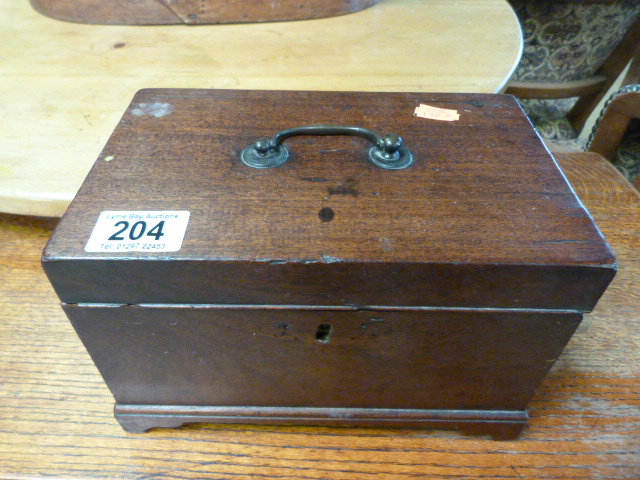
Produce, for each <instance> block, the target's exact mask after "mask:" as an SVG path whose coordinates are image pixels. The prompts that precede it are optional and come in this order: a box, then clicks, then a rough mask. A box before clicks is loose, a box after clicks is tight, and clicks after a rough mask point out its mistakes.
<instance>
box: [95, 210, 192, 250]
mask: <svg viewBox="0 0 640 480" xmlns="http://www.w3.org/2000/svg"><path fill="white" fill-rule="evenodd" d="M188 223H189V212H188V211H186V210H176V211H174V210H167V211H113V210H107V211H104V212H102V213H101V214H100V216H99V217H98V221H97V222H96V225H95V227H93V231H92V232H91V236H90V237H89V241H88V242H87V246H86V247H84V250H85V252H108V253H118V252H149V253H153V252H177V251H178V250H180V248H182V240H183V239H184V234H185V233H186V231H187V224H188Z"/></svg>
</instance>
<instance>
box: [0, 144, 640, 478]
mask: <svg viewBox="0 0 640 480" xmlns="http://www.w3.org/2000/svg"><path fill="white" fill-rule="evenodd" d="M558 159H559V160H560V163H561V165H562V166H563V167H564V169H565V172H566V174H567V176H568V177H569V179H570V180H571V182H572V183H573V185H574V187H575V189H576V191H577V193H578V195H579V196H580V198H581V199H582V200H583V201H584V203H585V204H586V206H587V208H589V209H590V211H591V212H592V214H593V216H594V218H595V220H596V221H597V222H598V224H599V226H600V227H601V228H602V231H603V233H604V234H605V236H606V237H607V239H608V240H609V242H610V244H611V246H612V247H613V250H614V252H615V253H616V255H617V257H618V261H619V263H620V271H619V272H618V275H617V276H616V278H615V279H614V281H613V283H612V284H611V286H610V287H609V289H608V290H607V292H606V293H605V294H604V296H603V297H602V299H601V300H600V303H599V304H598V306H597V308H596V310H595V311H594V312H593V313H592V314H589V315H587V316H586V318H585V320H584V321H583V323H582V325H581V326H580V327H579V329H578V331H577V332H576V334H575V336H574V337H573V339H572V340H571V342H570V343H569V346H568V347H567V348H566V350H565V352H564V353H563V354H562V356H561V358H560V359H559V361H558V362H557V363H556V365H555V366H554V367H553V369H552V371H551V373H550V375H549V376H548V377H547V378H546V379H545V381H544V382H543V384H542V386H541V388H540V389H539V390H538V392H537V394H536V395H535V397H534V400H533V402H532V404H531V405H530V410H529V411H530V414H531V420H530V426H529V427H528V428H525V430H524V432H523V433H522V435H521V436H520V437H519V439H517V440H515V441H504V442H496V441H492V440H488V439H485V438H475V437H464V436H461V435H458V434H456V433H455V432H447V431H432V430H378V429H350V428H317V427H271V426H232V425H201V426H194V427H185V428H182V429H176V430H169V429H157V430H152V431H150V432H149V433H146V434H137V435H136V434H127V433H125V432H124V431H123V430H122V429H121V428H120V426H119V425H118V423H117V422H116V421H115V419H114V418H113V412H112V408H113V397H112V396H111V394H110V393H109V391H108V389H107V387H106V386H105V384H104V382H103V381H102V379H101V377H100V375H99V374H98V371H97V370H96V368H95V366H94V365H93V363H92V362H91V360H90V358H89V356H88V354H87V353H86V351H85V350H84V348H83V346H82V344H81V343H80V341H79V340H78V338H77V336H76V335H75V333H74V331H73V329H72V328H71V326H70V324H69V322H68V321H67V319H66V318H65V316H64V314H63V313H62V310H61V308H60V306H59V305H58V300H57V298H56V296H55V294H54V293H53V291H52V289H51V287H50V285H49V283H48V281H47V279H46V277H45V276H44V274H43V272H42V270H41V267H40V264H39V256H40V252H41V250H42V248H43V247H44V244H45V242H46V240H47V238H48V237H49V235H50V233H51V229H52V228H53V226H54V225H55V223H56V220H55V219H37V218H30V217H22V216H14V215H7V214H0V478H3V479H24V480H27V479H29V480H34V479H44V478H64V479H81V478H82V479H90V478H109V479H116V478H117V479H147V480H148V479H158V480H161V479H189V478H191V479H193V478H209V479H250V478H256V479H258V478H261V479H262V478H278V479H287V480H303V479H304V480H314V479H317V480H320V479H327V480H350V479H354V480H356V479H357V480H367V479H371V480H373V479H405V478H406V479H416V478H419V479H462V478H464V479H487V478H500V479H540V480H542V479H550V478H552V479H577V478H582V479H596V478H609V479H612V478H638V477H640V441H639V439H640V349H639V345H640V290H639V289H638V284H640V256H639V255H638V249H639V248H640V237H639V233H638V224H639V220H640V195H639V194H638V192H637V191H636V190H634V189H633V188H632V187H631V186H630V185H629V184H628V183H627V182H626V181H625V180H624V179H623V178H622V177H621V176H620V175H619V174H618V172H617V171H616V170H615V169H614V168H613V167H612V166H611V165H610V164H609V163H607V162H606V161H604V160H603V159H602V158H601V157H599V156H598V155H595V154H558Z"/></svg>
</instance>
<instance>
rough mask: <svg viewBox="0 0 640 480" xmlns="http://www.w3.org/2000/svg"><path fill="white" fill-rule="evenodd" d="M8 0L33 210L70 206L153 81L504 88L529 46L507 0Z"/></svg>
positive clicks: (15, 140) (3, 195)
mask: <svg viewBox="0 0 640 480" xmlns="http://www.w3.org/2000/svg"><path fill="white" fill-rule="evenodd" d="M99 3H100V4H103V5H107V4H110V3H112V2H99ZM227 3H235V2H227ZM264 3H270V2H264ZM0 6H1V7H2V8H0V58H2V75H0V97H1V98H2V109H0V119H1V121H2V125H3V128H2V129H1V130H0V142H1V143H2V145H3V148H2V151H1V152H0V211H3V212H9V213H21V214H32V215H55V216H60V215H62V213H64V211H65V209H66V207H67V206H68V205H69V202H70V201H71V199H72V198H73V196H74V195H75V193H76V192H77V190H78V188H79V186H80V184H81V182H82V180H83V179H84V177H85V176H86V174H87V172H88V171H89V168H90V167H91V165H92V164H93V162H94V161H95V159H96V158H97V156H98V154H99V153H100V151H101V149H102V147H103V146H104V145H105V143H106V141H107V139H108V138H109V135H110V134H111V132H112V131H113V129H114V127H115V125H116V124H117V122H118V119H119V118H120V116H121V115H122V112H123V111H124V109H125V108H126V106H127V105H128V104H129V102H130V100H131V98H132V97H133V95H134V93H135V92H136V91H138V90H140V89H141V88H187V87H188V88H247V89H286V90H347V91H387V92H391V91H422V92H483V93H494V92H497V91H499V90H500V89H501V88H502V87H503V86H504V85H505V83H506V81H507V80H508V79H509V77H510V76H511V73H512V72H513V69H514V68H515V66H516V64H517V63H518V60H519V58H520V52H521V48H522V39H521V32H520V27H519V24H518V21H517V19H516V17H515V14H514V13H513V11H512V10H511V8H510V7H509V4H508V3H507V1H506V0H457V1H455V2H452V1H450V0H383V1H381V2H380V3H378V4H377V5H375V6H372V7H370V8H367V9H365V10H362V11H360V12H356V13H353V14H349V15H344V16H340V17H334V18H328V19H320V20H306V21H298V22H279V23H263V24H244V25H212V26H204V25H203V26H195V27H191V26H184V25H173V26H144V27H136V26H96V25H82V24H74V23H67V22H61V21H56V20H52V19H50V18H47V17H45V16H43V15H40V14H38V13H37V12H35V11H34V10H33V9H32V8H31V7H30V5H29V2H28V1H27V0H0Z"/></svg>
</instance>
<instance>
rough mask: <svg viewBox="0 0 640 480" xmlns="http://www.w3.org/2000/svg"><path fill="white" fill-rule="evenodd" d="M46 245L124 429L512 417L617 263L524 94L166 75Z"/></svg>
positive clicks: (138, 105)
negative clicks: (203, 81)
mask: <svg viewBox="0 0 640 480" xmlns="http://www.w3.org/2000/svg"><path fill="white" fill-rule="evenodd" d="M416 108H418V110H417V112H418V114H419V115H416ZM454 111H455V113H454ZM425 117H426V118H425ZM308 125H315V126H316V127H314V128H312V129H306V130H305V129H301V130H293V131H292V130H289V129H291V128H293V127H301V126H308ZM318 125H346V126H349V127H353V126H355V127H359V128H360V130H356V129H353V128H342V129H338V130H335V129H334V130H331V129H330V128H329V127H322V126H321V127H317V126H318ZM362 129H368V130H362ZM329 133H331V134H334V135H331V136H329V135H326V134H329ZM347 133H348V134H357V135H356V136H351V135H346V134H347ZM276 134H278V135H276ZM311 134H313V135H311ZM336 134H337V135H336ZM380 134H383V135H387V134H397V135H400V136H401V137H402V140H403V143H402V147H401V148H400V149H399V150H398V147H399V146H400V144H399V140H398V138H396V137H394V136H393V135H389V136H386V137H384V138H381V137H379V135H380ZM318 135H321V136H318ZM325 135H326V136H325ZM360 135H362V136H363V137H364V138H360ZM265 138H266V140H261V141H259V142H258V148H257V150H256V148H255V144H256V141H258V140H259V139H265ZM285 150H287V151H288V154H289V157H288V159H287V161H286V162H285V163H282V164H281V165H280V166H274V167H272V168H255V167H253V166H249V165H251V164H252V162H258V163H260V162H265V161H266V163H269V162H272V163H278V162H279V161H280V160H281V157H277V155H281V154H283V152H285ZM256 152H257V156H256V155H255V154H256ZM381 152H382V153H381ZM276 154H277V155H276ZM370 155H372V157H371V158H370V157H369V156H370ZM376 155H377V156H376ZM380 155H381V157H380ZM274 158H276V160H274ZM278 158H280V160H278ZM376 158H377V159H378V160H380V158H382V159H383V160H385V159H386V162H387V163H385V162H384V161H383V162H382V163H381V164H382V165H385V167H386V168H382V167H380V166H378V163H379V162H378V161H377V160H376ZM243 159H244V161H246V162H247V164H245V163H244V162H243ZM261 166H264V165H262V164H261ZM43 265H44V269H45V271H46V273H47V275H48V276H49V278H50V280H51V282H52V284H53V286H54V288H55V290H56V292H57V293H58V295H59V296H60V299H61V301H62V305H63V308H64V310H65V312H66V314H67V315H68V317H69V319H70V320H71V322H72V324H73V326H74V328H75V329H76V331H77V333H78V335H79V336H80V338H81V339H82V341H83V343H84V345H85V346H86V348H87V350H88V351H89V353H90V355H91V357H92V358H93V360H94V362H95V363H96V365H97V367H98V369H99V370H100V372H101V374H102V376H103V377H104V379H105V381H106V383H107V385H108V386H109V388H110V389H111V391H112V392H113V395H114V396H115V400H116V406H115V415H116V417H117V419H118V420H119V421H120V423H121V424H122V426H123V427H124V428H125V429H126V430H128V431H132V432H141V431H145V430H147V429H149V428H152V427H157V426H171V427H175V426H179V425H182V424H184V423H188V422H244V423H277V424H320V425H367V426H385V427H386V426H393V427H397V426H401V427H423V426H424V427H450V428H456V429H459V430H462V431H464V432H471V433H488V434H491V435H493V436H494V437H497V438H510V437H514V436H516V435H517V434H518V433H519V431H520V430H521V429H522V427H523V426H524V425H525V424H526V421H527V413H526V406H527V403H528V402H529V400H530V399H531V397H532V395H533V394H534V391H535V389H536V387H537V386H538V385H539V384H540V382H541V381H542V379H543V377H544V376H545V374H546V373H547V372H548V370H549V369H550V368H551V366H552V365H553V364H554V362H555V361H556V359H557V358H558V356H559V355H560V353H561V352H562V349H563V348H564V346H565V345H566V343H567V342H568V340H569V338H570V337H571V335H572V334H573V332H574V331H575V329H576V327H577V326H578V324H579V323H580V321H581V319H582V315H583V314H584V313H585V312H589V311H590V310H591V309H593V307H594V306H595V304H596V302H597V300H598V298H599V297H600V295H601V294H602V293H603V292H604V290H605V288H606V287H607V285H608V284H609V282H610V281H611V279H612V278H613V276H614V274H615V271H616V263H615V259H614V257H613V255H612V253H611V251H610V249H609V247H608V245H607V243H606V242H605V240H604V238H603V237H602V235H601V234H600V232H599V231H598V229H597V227H596V225H595V224H594V222H593V220H592V218H591V216H590V215H589V213H588V212H587V211H586V210H585V208H584V207H583V205H582V204H581V203H580V201H579V200H578V198H577V197H576V195H575V193H574V192H573V190H572V189H571V187H570V186H569V185H568V184H567V181H566V179H565V177H564V175H563V174H562V172H561V171H560V169H559V168H558V166H557V164H556V163H555V161H554V159H553V158H552V157H551V156H550V154H549V153H548V152H547V150H546V149H545V147H544V146H543V144H542V143H541V141H540V140H539V138H538V136H537V134H536V133H535V131H534V129H533V128H532V126H531V124H530V123H529V121H528V119H527V118H526V116H525V115H524V114H523V112H522V111H521V109H520V108H519V106H518V104H517V102H516V101H515V100H514V99H513V98H512V97H509V96H502V95H456V94H424V93H350V92H281V91H232V90H172V89H167V90H143V91H141V92H139V93H138V94H137V95H136V97H135V98H134V100H133V102H132V103H131V105H130V107H129V108H128V110H127V111H126V113H125V114H124V117H123V118H122V120H121V121H120V123H119V124H118V126H117V128H116V129H115V132H114V133H113V135H112V137H111V139H110V140H109V142H108V143H107V145H106V147H105V149H104V150H103V152H102V153H101V155H100V157H99V158H98V160H97V162H96V163H95V165H94V167H93V169H92V170H91V172H90V174H89V175H88V177H87V179H86V181H85V182H84V184H83V185H82V187H81V189H80V191H79V193H78V195H77V197H76V198H75V200H74V201H73V203H72V204H71V206H70V207H69V210H68V211H67V213H66V214H65V215H64V217H63V218H62V219H61V221H60V224H59V226H58V227H57V229H56V231H55V232H54V234H53V236H52V238H51V240H50V242H49V244H48V246H47V247H46V249H45V252H44V257H43Z"/></svg>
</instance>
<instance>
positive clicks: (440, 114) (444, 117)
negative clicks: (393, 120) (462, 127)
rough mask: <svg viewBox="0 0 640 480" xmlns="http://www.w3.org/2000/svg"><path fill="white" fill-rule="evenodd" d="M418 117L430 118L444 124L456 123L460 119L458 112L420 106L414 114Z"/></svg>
mask: <svg viewBox="0 0 640 480" xmlns="http://www.w3.org/2000/svg"><path fill="white" fill-rule="evenodd" d="M413 114H414V115H415V116H416V117H420V118H429V119H431V120H441V121H444V122H455V121H456V120H458V119H459V118H460V115H458V111H457V110H449V109H446V108H438V107H432V106H429V105H424V104H422V103H421V104H420V106H418V107H416V110H415V111H414V112H413Z"/></svg>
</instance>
